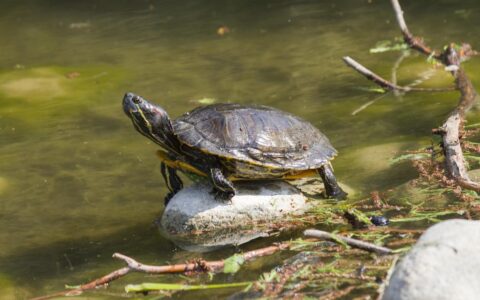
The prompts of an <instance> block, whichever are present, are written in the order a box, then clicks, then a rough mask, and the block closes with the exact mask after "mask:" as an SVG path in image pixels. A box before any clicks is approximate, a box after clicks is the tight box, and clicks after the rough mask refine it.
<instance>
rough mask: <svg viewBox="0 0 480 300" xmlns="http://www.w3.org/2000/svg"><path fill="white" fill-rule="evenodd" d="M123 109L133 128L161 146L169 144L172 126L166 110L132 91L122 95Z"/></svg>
mask: <svg viewBox="0 0 480 300" xmlns="http://www.w3.org/2000/svg"><path fill="white" fill-rule="evenodd" d="M123 111H124V112H125V114H126V115H127V116H128V117H129V118H130V119H131V120H132V123H133V126H134V127H135V129H136V130H137V131H138V132H140V133H141V134H142V135H144V136H146V137H148V138H149V139H151V140H152V141H154V142H155V143H157V144H160V145H161V146H164V147H165V145H169V144H171V143H172V142H173V141H172V137H173V136H174V134H173V127H172V123H171V121H170V118H169V117H168V114H167V112H166V111H165V110H164V109H163V108H162V107H160V106H159V105H156V104H153V103H150V102H148V101H147V100H145V99H143V98H142V97H140V96H138V95H135V94H133V93H126V94H125V96H124V97H123Z"/></svg>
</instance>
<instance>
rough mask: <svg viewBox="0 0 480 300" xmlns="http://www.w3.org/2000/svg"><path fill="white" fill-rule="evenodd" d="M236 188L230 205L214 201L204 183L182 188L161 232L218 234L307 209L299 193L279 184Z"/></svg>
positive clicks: (170, 205)
mask: <svg viewBox="0 0 480 300" xmlns="http://www.w3.org/2000/svg"><path fill="white" fill-rule="evenodd" d="M236 188H237V191H238V193H237V195H235V196H234V197H233V198H232V199H231V201H221V200H216V199H215V198H214V195H212V193H211V190H212V187H211V186H210V185H209V184H206V183H195V184H193V185H192V186H189V187H186V188H184V189H183V190H181V191H180V192H178V193H177V194H176V195H175V196H174V197H173V198H172V199H171V200H170V202H169V204H168V205H167V207H166V208H165V211H164V213H163V216H162V219H161V226H162V228H163V229H164V230H165V231H166V232H168V233H170V234H188V233H193V232H197V231H201V232H205V231H218V230H221V229H225V228H238V227H241V226H247V225H253V224H255V223H258V222H269V221H273V220H279V219H280V218H282V217H284V216H286V215H288V214H301V213H303V212H305V211H306V210H307V209H308V206H309V205H308V204H307V198H306V197H305V196H304V195H303V194H302V193H301V192H300V191H299V190H297V189H296V188H295V187H293V186H291V185H290V184H288V183H286V182H283V181H279V180H277V181H264V182H255V183H247V182H243V183H242V182H240V183H236Z"/></svg>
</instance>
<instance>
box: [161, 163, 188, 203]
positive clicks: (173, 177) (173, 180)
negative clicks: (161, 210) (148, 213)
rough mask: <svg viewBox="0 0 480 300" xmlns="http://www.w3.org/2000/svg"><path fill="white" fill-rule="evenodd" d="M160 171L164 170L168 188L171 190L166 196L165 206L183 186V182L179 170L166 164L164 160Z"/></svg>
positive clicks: (163, 173) (163, 174)
mask: <svg viewBox="0 0 480 300" xmlns="http://www.w3.org/2000/svg"><path fill="white" fill-rule="evenodd" d="M160 171H161V172H162V176H163V179H164V180H165V183H166V184H167V188H168V190H169V191H170V192H169V193H168V194H167V195H166V196H165V198H164V201H165V206H167V204H168V202H169V201H170V199H172V198H173V196H175V194H176V193H178V191H180V190H181V189H182V188H183V182H182V180H181V179H180V177H178V175H177V171H176V170H175V169H173V168H170V167H168V166H166V165H165V163H163V162H162V163H161V164H160Z"/></svg>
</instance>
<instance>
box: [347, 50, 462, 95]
mask: <svg viewBox="0 0 480 300" xmlns="http://www.w3.org/2000/svg"><path fill="white" fill-rule="evenodd" d="M343 61H344V62H345V63H346V64H347V65H348V66H349V67H351V68H353V69H354V70H355V71H357V72H358V73H360V74H362V75H363V76H365V77H366V78H367V79H369V80H371V81H373V82H375V83H376V84H378V85H379V86H380V87H382V88H383V89H385V90H397V91H402V92H411V91H416V92H445V91H452V90H454V89H455V88H454V87H451V88H416V87H410V86H399V85H396V84H394V83H392V82H390V81H388V80H386V79H384V78H382V77H380V76H379V75H377V74H375V73H373V72H372V71H370V70H369V69H367V68H366V67H364V66H363V65H361V64H360V63H359V62H357V61H356V60H354V59H353V58H351V57H350V56H344V57H343Z"/></svg>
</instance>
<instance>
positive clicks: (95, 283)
mask: <svg viewBox="0 0 480 300" xmlns="http://www.w3.org/2000/svg"><path fill="white" fill-rule="evenodd" d="M289 247H290V243H280V244H276V245H273V246H268V247H265V248H260V249H256V250H252V251H248V252H245V253H243V254H239V255H241V257H242V258H243V260H244V261H249V260H252V259H254V258H257V257H262V256H267V255H271V254H274V253H275V252H278V251H280V250H285V249H288V248H289ZM113 257H114V258H118V259H120V260H123V261H124V262H125V263H126V264H127V266H126V267H123V268H120V269H117V270H115V271H113V272H111V273H108V274H107V275H105V276H102V277H100V278H97V279H95V280H92V281H90V282H88V283H85V284H82V285H80V286H79V287H77V288H74V289H70V290H65V291H61V292H58V293H54V294H51V295H47V296H41V297H37V298H33V299H32V300H45V299H51V298H54V297H61V296H74V295H79V294H81V293H82V292H84V291H87V290H91V289H95V288H97V287H101V286H104V285H106V284H108V283H110V282H112V281H114V280H116V279H118V278H120V277H123V276H125V275H127V274H128V273H131V272H141V273H148V274H172V273H187V274H188V273H197V272H198V273H201V272H221V271H223V267H224V266H225V260H216V261H205V260H200V259H199V260H196V261H194V262H189V263H184V264H176V265H166V266H152V265H145V264H142V263H140V262H138V261H136V260H135V259H133V258H131V257H128V256H126V255H123V254H120V253H115V254H113Z"/></svg>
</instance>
